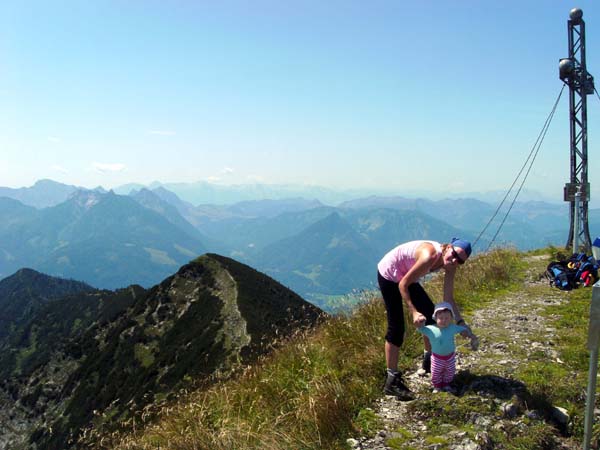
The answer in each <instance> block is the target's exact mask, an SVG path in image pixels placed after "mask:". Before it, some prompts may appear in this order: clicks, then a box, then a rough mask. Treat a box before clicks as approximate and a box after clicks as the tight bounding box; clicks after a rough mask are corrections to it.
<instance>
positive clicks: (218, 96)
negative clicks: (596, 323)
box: [0, 0, 600, 202]
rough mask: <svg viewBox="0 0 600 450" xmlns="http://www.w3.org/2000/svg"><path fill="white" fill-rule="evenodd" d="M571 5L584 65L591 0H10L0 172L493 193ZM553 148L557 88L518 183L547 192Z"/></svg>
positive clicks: (560, 183) (555, 83)
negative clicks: (579, 13)
mask: <svg viewBox="0 0 600 450" xmlns="http://www.w3.org/2000/svg"><path fill="white" fill-rule="evenodd" d="M574 7H580V8H582V9H583V18H584V20H585V22H586V48H587V67H588V71H589V72H590V73H591V74H592V75H596V76H599V75H598V73H599V72H598V63H597V61H596V59H595V55H597V54H598V52H599V51H600V33H598V32H597V30H598V29H599V28H600V5H598V3H597V2H594V1H592V0H582V1H578V2H572V1H566V2H565V1H562V0H561V1H559V0H550V1H548V0H544V1H542V0H525V1H519V2H517V1H513V0H509V1H506V2H501V3H498V2H477V1H465V2H452V1H449V0H431V1H428V2H420V3H413V4H407V3H403V2H396V1H392V0H381V1H376V2H371V3H368V4H367V3H364V2H359V1H356V0H350V1H339V0H333V1H331V2H325V3H324V2H318V1H315V0H307V1H302V2H283V3H282V2H275V1H272V0H258V1H256V2H253V3H252V4H248V3H247V2H241V1H239V0H232V1H226V2H219V3H211V2H175V3H173V2H168V3H165V2H156V1H153V0H151V1H147V2H122V1H118V0H108V1H106V2H102V3H97V2H69V1H67V2H64V3H59V4H56V3H48V2H46V1H40V0H32V1H31V2H25V3H23V2H16V1H9V2H8V3H7V5H5V8H4V10H3V14H2V16H1V18H0V25H2V27H0V28H1V29H2V31H1V32H0V33H2V39H1V42H2V55H3V57H2V64H3V67H2V70H1V71H0V117H1V118H2V119H3V120H2V125H3V127H2V128H3V129H2V133H0V146H1V147H2V149H3V151H2V154H1V155H0V184H1V185H3V186H6V187H12V188H18V187H23V186H30V185H32V184H33V183H34V182H35V181H36V180H38V179H43V178H48V179H53V180H56V181H58V182H61V183H64V184H71V185H78V186H82V187H86V188H93V187H96V186H98V185H102V186H104V187H105V188H106V189H113V188H115V187H118V186H121V185H123V184H125V183H130V182H131V183H140V184H144V185H147V184H149V183H151V182H152V181H154V180H159V181H160V182H161V183H164V184H168V183H173V182H185V183H190V182H196V181H199V180H204V181H210V182H213V183H224V184H231V183H251V182H258V183H265V184H293V185H309V186H314V185H316V186H323V187H325V188H329V189H336V190H340V189H343V190H347V189H361V190H371V191H374V192H398V193H402V192H427V193H432V195H452V196H455V195H460V194H461V193H463V192H490V191H506V190H507V189H508V188H509V187H510V186H511V184H512V183H513V180H514V179H515V177H516V175H517V173H518V172H519V170H520V169H521V168H522V167H523V165H524V163H525V161H526V158H527V157H528V155H529V154H530V152H531V150H532V147H533V145H534V143H535V141H536V138H537V136H538V134H539V133H540V131H541V129H542V126H543V124H544V122H545V120H546V118H547V117H548V114H549V113H550V111H551V109H552V106H553V104H554V102H555V100H556V99H557V96H558V93H559V92H560V90H561V87H562V82H561V81H560V79H559V77H558V62H559V59H560V58H563V57H566V56H568V35H567V21H568V18H569V11H570V10H571V9H572V8H574ZM598 100H599V97H598V96H597V95H596V96H588V126H589V139H588V143H589V149H588V151H589V155H590V157H589V159H588V165H589V167H588V174H589V179H590V183H591V191H592V194H591V199H592V201H594V198H596V197H598V198H600V185H597V184H596V183H595V178H596V177H595V174H596V173H598V171H600V158H594V157H593V155H594V151H595V149H596V148H597V145H596V144H595V143H596V142H598V140H597V138H596V136H597V133H598V131H599V130H596V129H595V128H594V126H595V124H596V123H598V121H597V117H598V114H599V113H600V109H599V108H598V104H599V103H598ZM569 156H570V154H569V123H568V95H567V91H565V92H564V93H563V95H562V98H561V101H560V103H559V106H558V109H557V111H556V115H555V116H554V119H553V121H552V124H551V127H550V129H549V130H548V134H547V135H546V137H545V140H544V143H543V145H542V147H541V149H540V153H539V155H538V156H537V158H536V161H535V164H534V165H533V167H532V170H531V173H530V174H529V177H528V179H527V182H526V183H525V186H524V188H525V189H529V190H532V191H537V192H540V193H543V194H544V196H547V197H548V198H553V199H557V200H556V201H559V202H560V201H562V191H563V187H564V184H565V183H566V182H568V181H569V176H570V175H569V174H570V171H569V169H570V167H569V164H570V159H569ZM519 183H520V180H519V182H518V183H517V187H518V186H519Z"/></svg>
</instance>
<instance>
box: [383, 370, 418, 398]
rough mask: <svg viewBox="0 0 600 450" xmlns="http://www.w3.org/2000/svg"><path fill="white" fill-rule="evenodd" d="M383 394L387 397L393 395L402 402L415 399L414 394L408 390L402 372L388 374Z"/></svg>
mask: <svg viewBox="0 0 600 450" xmlns="http://www.w3.org/2000/svg"><path fill="white" fill-rule="evenodd" d="M383 393H384V394H385V395H393V396H394V397H396V398H397V399H398V400H401V401H409V400H414V399H415V396H414V394H413V393H412V392H411V391H410V389H408V387H406V384H404V381H403V380H402V375H401V374H400V372H396V373H395V374H391V373H388V374H387V378H386V380H385V386H384V388H383Z"/></svg>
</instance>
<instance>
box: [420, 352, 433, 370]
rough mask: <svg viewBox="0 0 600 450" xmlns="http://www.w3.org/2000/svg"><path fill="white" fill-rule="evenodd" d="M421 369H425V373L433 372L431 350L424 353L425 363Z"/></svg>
mask: <svg viewBox="0 0 600 450" xmlns="http://www.w3.org/2000/svg"><path fill="white" fill-rule="evenodd" d="M421 370H424V371H425V372H423V373H431V352H425V353H423V364H422V365H421Z"/></svg>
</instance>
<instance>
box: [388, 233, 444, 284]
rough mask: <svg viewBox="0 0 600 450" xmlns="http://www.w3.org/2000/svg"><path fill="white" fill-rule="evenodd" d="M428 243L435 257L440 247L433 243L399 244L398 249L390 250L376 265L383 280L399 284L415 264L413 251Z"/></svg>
mask: <svg viewBox="0 0 600 450" xmlns="http://www.w3.org/2000/svg"><path fill="white" fill-rule="evenodd" d="M425 242H428V243H429V244H431V245H433V248H434V249H435V252H436V257H439V255H440V254H441V253H442V246H441V244H440V243H439V242H435V241H410V242H406V243H404V244H400V245H399V246H398V247H396V248H394V249H392V250H390V251H389V252H388V253H386V255H385V256H384V257H383V258H381V261H379V264H377V270H378V271H379V273H380V274H381V276H382V277H383V278H385V279H386V280H389V281H393V282H395V283H399V282H400V280H401V279H402V278H404V275H406V273H407V272H408V271H409V270H410V268H411V267H412V266H413V264H414V263H415V259H416V258H415V251H416V250H417V247H419V246H420V245H421V244H423V243H425Z"/></svg>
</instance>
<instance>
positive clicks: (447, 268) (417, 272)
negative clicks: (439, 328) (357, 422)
mask: <svg viewBox="0 0 600 450" xmlns="http://www.w3.org/2000/svg"><path fill="white" fill-rule="evenodd" d="M470 255H471V244H470V243H469V242H467V241H465V240H462V239H458V238H453V239H452V241H451V242H450V243H449V244H440V243H439V242H435V241H411V242H406V243H404V244H401V245H399V246H398V247H396V248H394V249H392V250H391V251H390V252H388V253H387V254H386V255H385V256H384V257H383V258H382V259H381V261H379V264H378V265H377V280H378V282H379V288H380V289H381V295H382V296H383V300H384V302H385V309H386V312H387V324H388V326H387V333H386V335H385V360H386V363H387V377H386V382H385V387H384V393H385V394H387V395H395V396H396V397H398V399H400V400H412V399H413V398H414V396H413V394H412V392H410V390H409V389H408V388H407V387H406V385H405V384H404V382H403V381H402V375H401V373H400V372H398V356H399V353H400V347H401V346H402V342H403V341H404V310H403V306H402V300H404V303H405V304H406V307H407V309H408V315H409V318H410V320H411V321H412V323H413V325H414V326H415V327H417V328H419V327H422V326H423V325H426V324H427V325H429V324H433V323H434V321H433V319H432V316H433V310H434V305H433V302H432V301H431V299H430V298H429V296H428V295H427V293H426V292H425V290H424V289H423V287H422V286H421V285H420V284H419V279H420V278H422V277H423V276H425V275H427V274H428V273H431V272H435V271H437V270H439V269H443V270H444V272H445V275H444V301H445V302H448V303H450V304H451V305H452V308H453V310H454V313H455V318H456V323H457V324H458V325H463V326H466V324H465V321H464V320H463V319H462V317H461V315H460V312H459V309H458V307H457V305H456V303H455V301H454V276H455V275H456V268H457V267H458V265H460V264H464V263H465V261H466V260H467V258H468V257H469V256H470ZM465 334H466V332H465ZM424 343H425V354H424V356H423V367H422V369H421V370H422V371H423V372H430V370H431V344H430V343H429V340H428V339H427V338H426V337H425V338H424Z"/></svg>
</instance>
